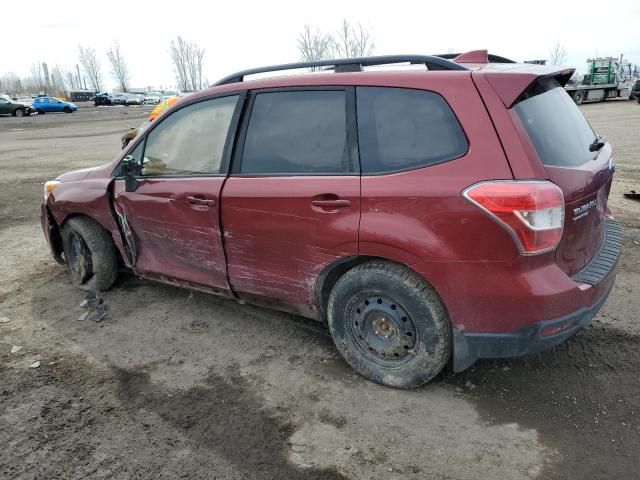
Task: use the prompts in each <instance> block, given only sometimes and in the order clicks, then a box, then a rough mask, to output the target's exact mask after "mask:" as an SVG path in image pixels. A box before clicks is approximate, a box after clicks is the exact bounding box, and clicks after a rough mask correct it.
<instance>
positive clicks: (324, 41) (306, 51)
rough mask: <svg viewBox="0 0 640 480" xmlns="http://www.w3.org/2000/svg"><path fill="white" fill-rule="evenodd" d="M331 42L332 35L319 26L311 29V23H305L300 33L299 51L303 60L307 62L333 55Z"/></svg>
mask: <svg viewBox="0 0 640 480" xmlns="http://www.w3.org/2000/svg"><path fill="white" fill-rule="evenodd" d="M331 42H332V39H331V37H330V36H329V35H327V34H326V33H322V32H321V31H320V30H319V29H318V28H316V29H315V30H311V27H310V26H309V25H305V26H304V27H303V29H302V32H301V33H300V34H299V35H298V52H300V56H301V57H302V60H305V61H307V62H312V61H314V60H325V59H327V58H330V57H331ZM312 70H314V69H312Z"/></svg>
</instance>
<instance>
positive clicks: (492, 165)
mask: <svg viewBox="0 0 640 480" xmlns="http://www.w3.org/2000/svg"><path fill="white" fill-rule="evenodd" d="M398 63H405V64H407V65H410V64H411V65H414V66H413V67H411V68H412V70H411V71H407V70H396V69H388V70H387V71H366V70H365V68H366V67H369V66H377V67H380V66H381V65H397V64H398ZM418 63H421V64H422V69H421V70H419V69H418V67H417V66H416V64H418ZM425 67H426V68H425ZM302 68H323V69H326V68H332V69H333V72H330V71H324V72H322V73H318V74H297V75H295V74H294V75H289V76H281V75H280V74H274V75H276V76H274V77H272V78H266V79H264V78H263V79H259V80H249V81H245V80H246V79H247V77H249V76H250V75H252V74H256V73H268V72H271V73H274V72H278V71H282V70H296V69H298V70H299V69H302ZM432 70H433V71H432ZM572 73H573V69H571V68H567V67H562V66H557V65H549V66H541V65H531V64H518V63H515V62H512V61H510V60H508V59H504V58H502V57H495V56H491V55H488V53H487V52H486V51H474V52H468V53H466V54H462V55H459V56H457V57H455V58H454V59H452V60H447V59H444V58H442V57H438V56H424V55H413V56H400V55H395V56H388V57H365V58H358V59H343V60H334V61H330V60H327V61H316V62H304V63H296V64H291V65H285V66H283V65H279V66H275V67H265V68H259V69H253V70H249V71H243V72H237V73H234V74H233V75H229V76H228V77H226V78H224V79H222V80H220V81H219V82H218V83H217V84H216V86H214V87H213V88H209V89H206V90H203V91H201V92H198V93H196V94H193V95H190V96H188V97H186V98H183V99H181V100H178V101H177V102H176V103H175V104H174V105H172V106H171V107H170V108H169V109H168V110H166V111H165V112H164V113H163V114H162V115H160V116H159V117H158V118H157V119H156V120H154V121H153V122H151V123H150V124H149V126H148V128H147V129H146V130H145V131H144V132H141V133H139V134H138V135H137V136H136V137H135V138H134V139H133V140H132V141H131V143H130V144H129V145H128V146H127V147H126V148H125V149H124V150H123V151H122V152H121V154H120V155H118V157H117V158H115V159H114V160H113V161H112V162H109V163H108V164H106V165H103V166H101V167H94V168H91V169H84V170H79V171H74V172H69V173H66V174H63V175H61V176H59V177H58V178H57V179H55V180H52V181H49V182H46V183H45V186H44V201H43V204H42V210H41V222H42V227H43V231H44V234H45V236H46V239H47V241H48V243H49V245H50V247H51V249H52V253H53V256H54V258H56V259H57V260H58V261H59V262H60V263H66V265H67V268H68V271H69V275H70V278H71V281H72V282H73V283H74V284H75V285H77V286H78V287H80V288H82V289H85V290H106V289H108V288H110V287H111V286H112V285H113V284H114V282H115V281H116V278H117V276H118V272H119V266H120V265H122V264H124V265H125V266H126V267H128V268H130V269H131V270H133V271H134V272H135V273H136V274H138V275H141V276H144V277H146V278H150V279H155V280H158V281H160V282H165V283H169V284H171V285H182V286H185V287H190V288H195V289H197V290H202V291H208V292H211V293H214V294H217V295H220V296H222V297H226V298H229V299H236V300H238V301H241V302H251V303H255V304H260V305H266V306H271V307H275V308H279V309H282V310H286V311H292V312H296V313H298V314H300V315H303V316H306V317H309V318H313V319H316V320H319V321H324V322H327V324H328V328H329V331H330V333H331V336H332V338H333V339H334V343H335V345H336V348H337V350H338V351H339V352H340V354H341V355H342V356H343V357H344V359H345V360H346V361H347V363H349V364H350V365H351V366H352V367H353V368H354V369H355V370H356V371H358V372H359V373H360V374H362V375H363V376H365V377H367V378H369V379H371V380H372V381H374V382H378V383H382V384H385V385H390V386H393V387H401V388H408V387H415V386H417V385H421V384H423V383H425V382H428V381H429V380H431V379H433V378H434V377H435V376H436V375H438V374H439V373H440V372H441V371H442V369H443V368H444V367H445V365H446V364H447V363H449V362H450V361H451V363H452V366H453V369H454V371H461V370H464V369H465V368H468V367H469V366H470V365H472V364H473V363H474V362H475V361H476V360H477V359H479V358H498V357H515V356H520V355H526V354H532V353H537V352H539V351H541V350H543V349H545V348H550V347H553V346H555V345H558V344H559V343H561V342H563V341H565V340H566V339H567V338H569V337H570V336H572V335H573V334H575V333H576V332H577V331H579V330H580V329H582V328H583V327H585V326H586V325H588V324H589V323H590V322H591V320H592V318H593V316H594V315H596V313H597V312H598V311H599V310H600V308H601V307H602V305H603V304H604V302H605V301H606V299H607V297H608V295H609V293H610V291H611V289H612V287H613V284H614V281H615V278H616V265H617V262H618V258H619V255H620V251H621V247H622V234H621V228H620V226H619V225H618V223H616V222H615V220H614V219H613V216H612V214H611V211H610V210H609V208H608V207H607V199H608V196H609V191H610V188H611V183H612V180H613V175H614V170H615V163H614V158H613V154H612V151H613V150H612V147H611V145H610V144H609V142H608V141H607V140H606V139H604V138H602V137H601V136H599V135H598V134H597V133H596V132H595V131H594V130H593V129H592V127H591V126H590V125H589V123H588V122H587V121H586V120H585V118H584V116H583V115H582V113H581V111H580V109H579V108H578V107H577V106H576V105H575V103H574V102H573V100H572V99H571V97H570V96H569V95H568V94H567V92H566V91H565V90H564V88H563V86H564V84H565V83H566V81H567V80H568V79H569V78H570V77H571V74H572ZM265 328H268V326H265ZM595 334H600V333H595ZM611 341H613V342H615V339H612V340H611ZM577 346H578V347H579V345H577ZM319 368H321V367H319ZM521 374H524V373H522V372H521Z"/></svg>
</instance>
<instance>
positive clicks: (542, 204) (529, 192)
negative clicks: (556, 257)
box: [462, 180, 564, 255]
mask: <svg viewBox="0 0 640 480" xmlns="http://www.w3.org/2000/svg"><path fill="white" fill-rule="evenodd" d="M462 194H463V195H464V196H465V197H466V198H467V199H468V200H469V201H470V202H471V203H473V204H474V205H476V206H478V207H480V208H481V209H482V210H484V211H485V212H486V213H487V214H488V215H489V216H490V217H491V218H492V219H494V220H495V221H497V222H498V223H499V224H500V225H502V226H503V227H504V228H505V229H506V230H507V231H508V232H509V233H510V234H511V236H512V237H513V239H514V240H515V242H516V244H517V245H518V248H519V249H520V252H521V253H522V254H523V255H535V254H538V253H544V252H548V251H550V250H553V249H554V248H556V247H557V246H558V242H560V238H562V226H563V224H564V197H563V195H562V190H560V188H559V187H558V186H557V185H555V184H553V183H551V182H548V181H518V180H513V181H512V180H503V181H499V180H497V181H489V182H482V183H478V184H476V185H472V186H471V187H469V188H467V189H466V190H465V191H464V192H462Z"/></svg>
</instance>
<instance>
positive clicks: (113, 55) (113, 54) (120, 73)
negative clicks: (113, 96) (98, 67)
mask: <svg viewBox="0 0 640 480" xmlns="http://www.w3.org/2000/svg"><path fill="white" fill-rule="evenodd" d="M107 58H108V59H109V63H110V64H111V75H113V78H114V79H115V80H116V81H117V82H118V85H119V86H120V89H121V90H122V91H123V92H126V91H127V89H128V87H129V69H128V68H127V62H125V60H124V57H123V56H122V52H120V45H119V44H118V42H115V43H114V44H113V47H111V48H109V50H107Z"/></svg>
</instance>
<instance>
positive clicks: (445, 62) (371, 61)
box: [212, 55, 468, 87]
mask: <svg viewBox="0 0 640 480" xmlns="http://www.w3.org/2000/svg"><path fill="white" fill-rule="evenodd" d="M394 63H411V64H422V65H425V66H426V67H427V68H428V69H429V70H468V69H467V67H465V66H463V65H460V64H458V63H455V62H452V61H451V60H449V59H446V58H443V57H442V56H433V55H382V56H375V57H356V58H337V59H333V60H314V61H310V62H297V63H283V64H281V65H271V66H270V67H258V68H250V69H248V70H241V71H239V72H236V73H233V74H231V75H228V76H226V77H224V78H223V79H222V80H219V81H217V82H216V83H214V84H213V85H212V86H214V87H215V86H218V85H226V84H228V83H237V82H242V81H244V77H246V76H247V75H255V74H257V73H267V72H278V71H283V70H296V69H299V68H314V67H330V68H333V69H334V71H335V72H360V71H362V67H371V66H374V65H390V64H394Z"/></svg>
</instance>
